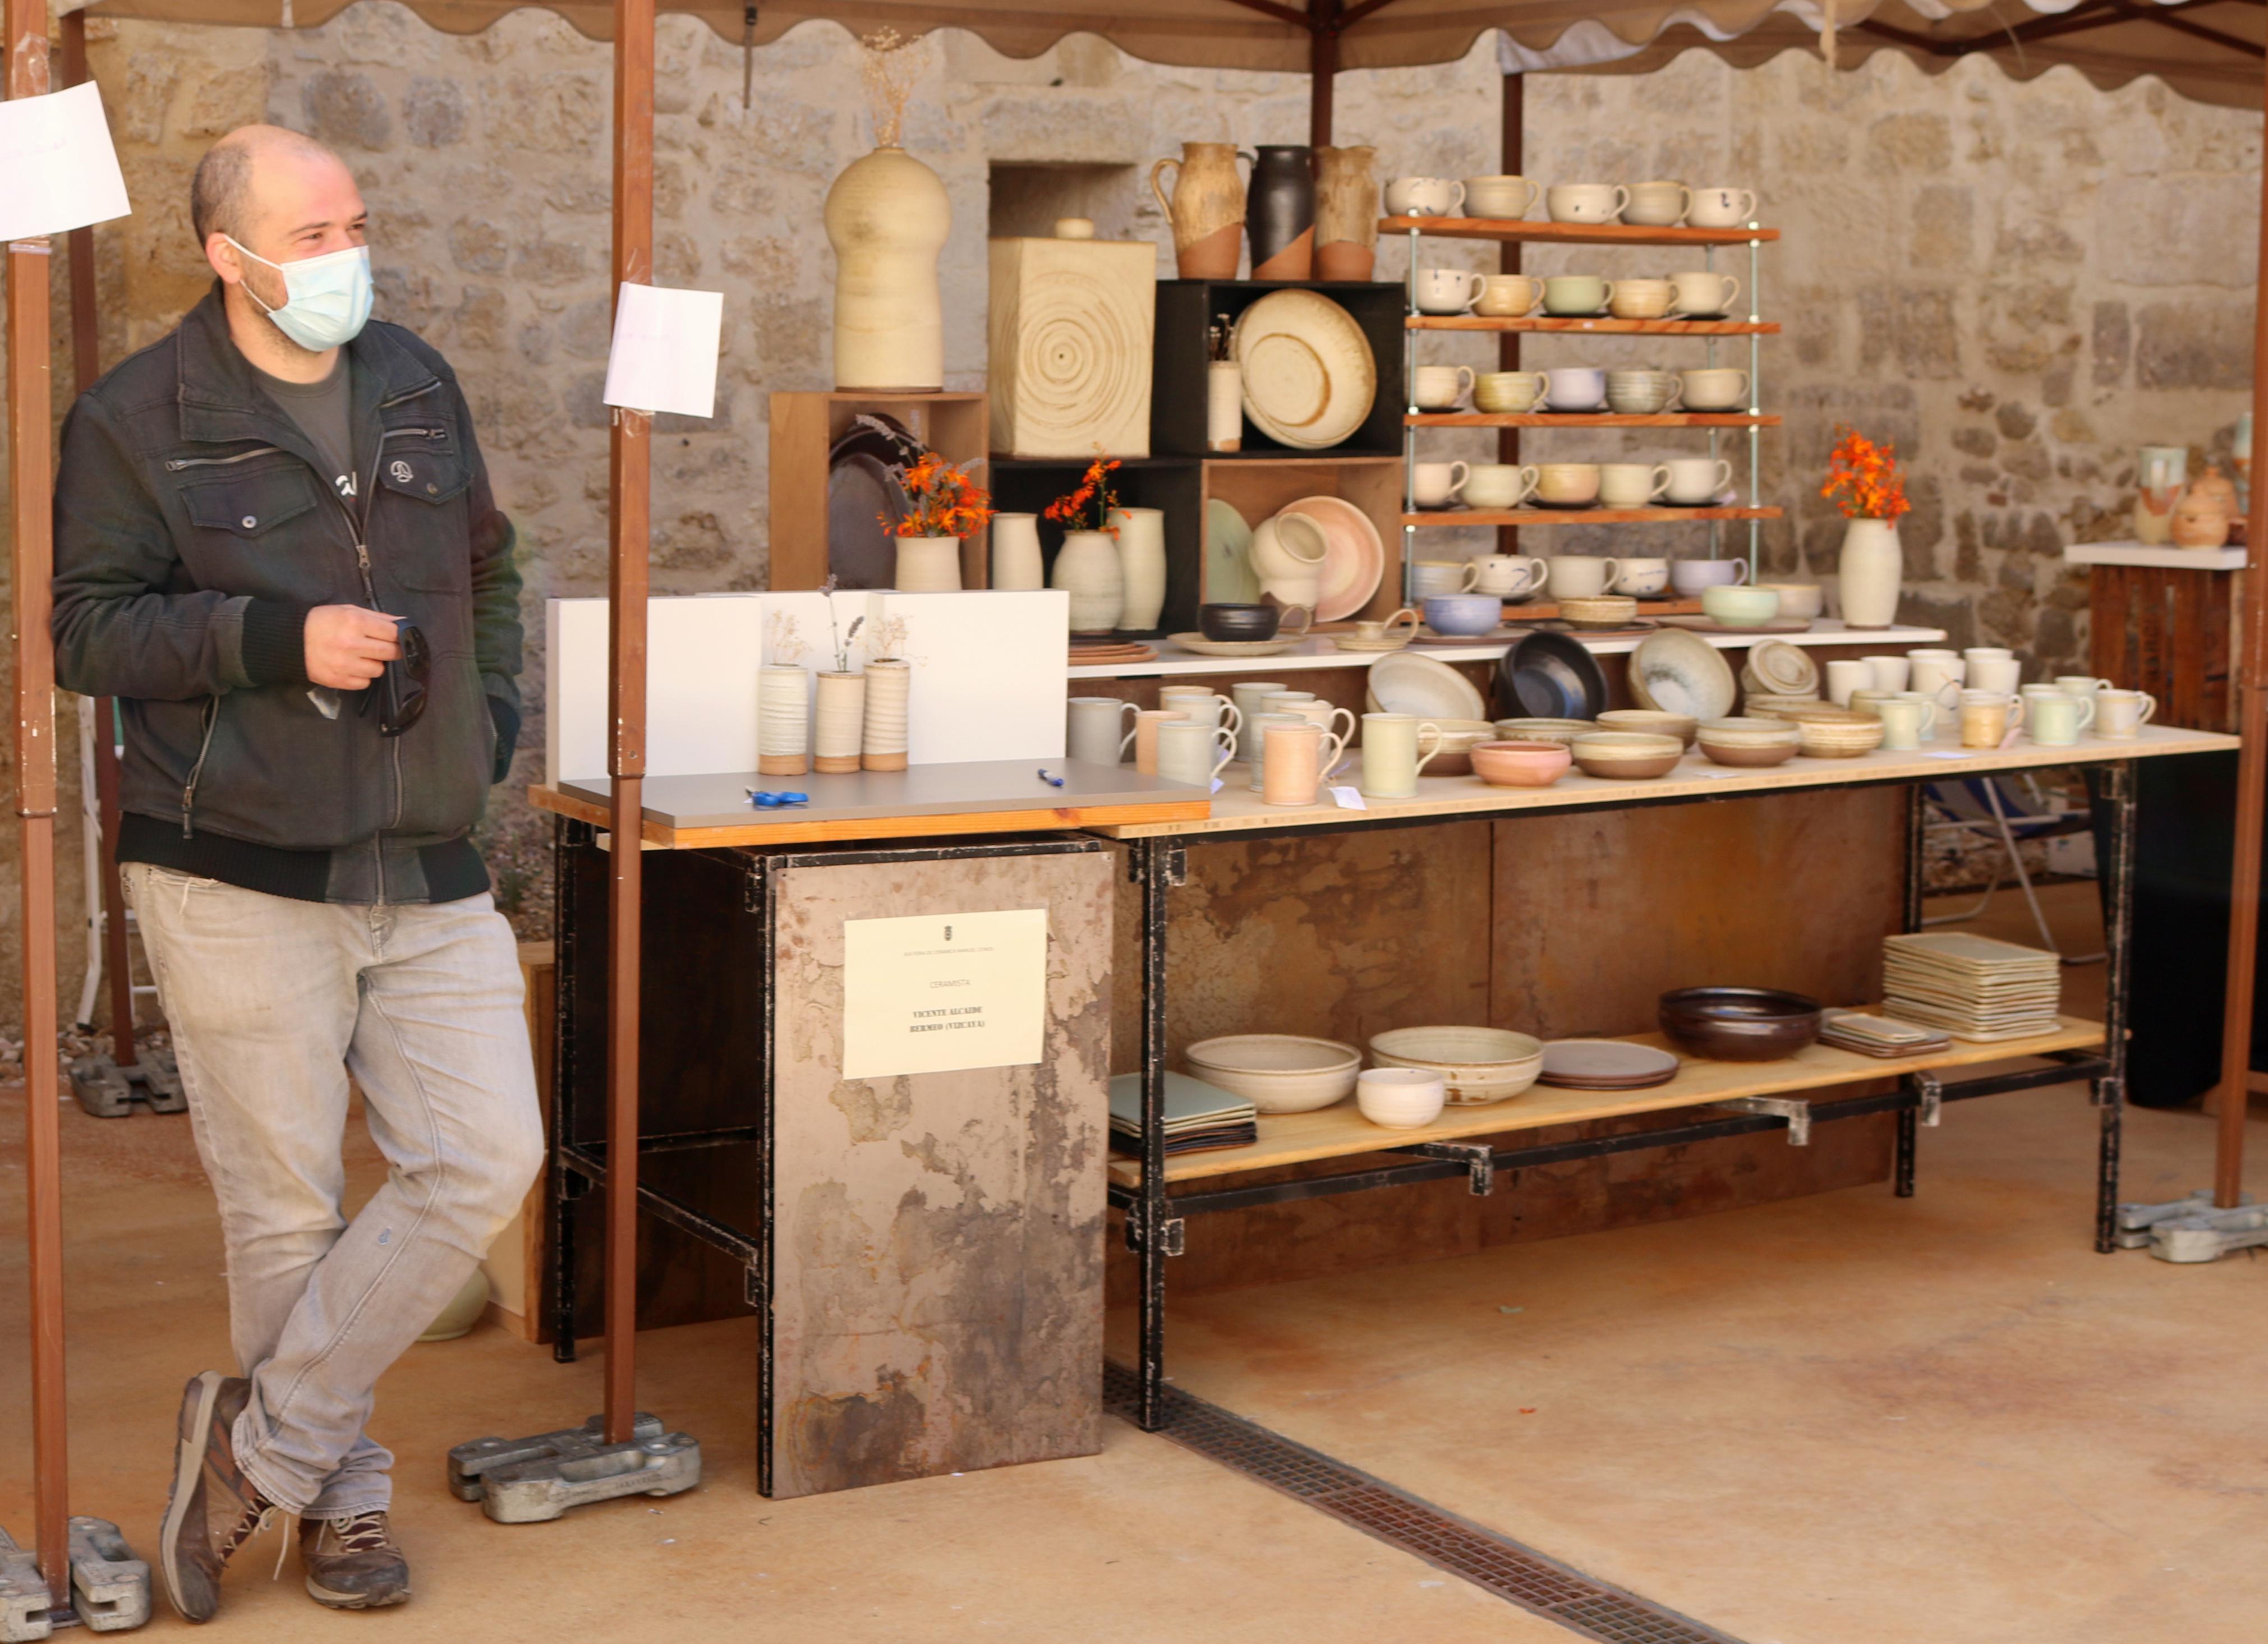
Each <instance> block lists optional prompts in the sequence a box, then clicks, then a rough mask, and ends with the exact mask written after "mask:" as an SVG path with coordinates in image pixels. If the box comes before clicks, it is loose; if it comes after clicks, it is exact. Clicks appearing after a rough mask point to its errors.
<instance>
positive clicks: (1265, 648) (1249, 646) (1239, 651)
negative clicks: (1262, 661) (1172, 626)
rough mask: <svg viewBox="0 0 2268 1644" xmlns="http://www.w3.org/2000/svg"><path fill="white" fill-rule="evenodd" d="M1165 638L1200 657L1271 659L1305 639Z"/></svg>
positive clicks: (1199, 635) (1197, 636) (1181, 636)
mask: <svg viewBox="0 0 2268 1644" xmlns="http://www.w3.org/2000/svg"><path fill="white" fill-rule="evenodd" d="M1167 638H1168V639H1170V640H1172V641H1173V642H1174V644H1175V645H1179V646H1181V648H1182V650H1184V651H1193V652H1196V653H1197V655H1199V656H1201V657H1272V656H1280V655H1282V654H1283V653H1284V652H1286V651H1289V650H1290V649H1291V648H1292V646H1293V645H1298V644H1299V643H1300V640H1301V639H1302V638H1306V636H1305V635H1303V634H1292V635H1290V636H1288V637H1285V638H1275V639H1208V638H1205V637H1204V635H1203V634H1168V635H1167Z"/></svg>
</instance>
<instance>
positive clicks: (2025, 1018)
mask: <svg viewBox="0 0 2268 1644" xmlns="http://www.w3.org/2000/svg"><path fill="white" fill-rule="evenodd" d="M2062 997H2063V971H2062V968H2061V963H2060V962H2059V961H2058V959H2057V958H2056V956H2055V955H2053V954H2051V953H2043V952H2042V951H2041V950H2040V949H2039V948H2036V947H2018V946H2017V945H2016V944H2015V943H2014V942H1996V941H1994V940H1992V938H1990V937H1988V936H1970V935H1968V934H1967V933H1963V932H1960V931H1925V932H1922V933H1918V934H1916V935H1912V936H1890V937H1885V938H1884V939H1883V940H1882V1008H1883V1010H1884V1012H1885V1013H1886V1014H1889V1015H1892V1016H1896V1017H1900V1018H1903V1019H1904V1021H1918V1022H1921V1023H1924V1024H1926V1026H1929V1027H1932V1028H1943V1029H1944V1030H1945V1031H1946V1032H1948V1033H1949V1034H1951V1035H1952V1036H1954V1037H1955V1038H1956V1039H1968V1040H1971V1041H1974V1042H1976V1043H1985V1044H1993V1043H1999V1042H2000V1041H2002V1040H2004V1039H2026V1038H2029V1037H2031V1036H2033V1035H2035V1034H2042V1033H2052V1032H2053V1031H2054V1030H2055V1026H2056V1007H2057V1006H2058V1004H2060V1003H2061V1001H2062Z"/></svg>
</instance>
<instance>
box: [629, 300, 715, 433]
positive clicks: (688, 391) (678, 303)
mask: <svg viewBox="0 0 2268 1644" xmlns="http://www.w3.org/2000/svg"><path fill="white" fill-rule="evenodd" d="M724 329H725V294H724V293H723V292H722V291H673V290H670V289H668V288H666V287H664V286H659V285H631V284H624V285H623V286H622V299H621V300H620V301H619V302H618V303H617V304H616V305H615V343H614V347H613V348H612V350H609V351H608V355H607V387H606V392H605V393H604V394H601V395H600V398H601V399H603V400H604V401H605V402H607V403H608V405H619V406H622V407H624V408H626V409H630V410H634V411H675V412H678V413H679V414H680V415H681V416H685V417H714V416H716V415H717V351H718V347H719V346H720V340H721V339H722V337H723V335H724Z"/></svg>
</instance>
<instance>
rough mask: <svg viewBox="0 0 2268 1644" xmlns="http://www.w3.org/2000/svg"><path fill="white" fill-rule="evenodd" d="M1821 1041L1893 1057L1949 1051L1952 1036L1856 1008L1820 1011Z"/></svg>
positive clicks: (1870, 1053)
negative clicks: (1868, 1013)
mask: <svg viewBox="0 0 2268 1644" xmlns="http://www.w3.org/2000/svg"><path fill="white" fill-rule="evenodd" d="M1819 1043H1822V1044H1831V1045H1833V1046H1834V1047H1835V1048H1836V1049H1837V1050H1838V1051H1857V1052H1858V1053H1859V1055H1861V1056H1878V1057H1884V1058H1894V1057H1900V1056H1927V1055H1929V1054H1931V1053H1932V1052H1933V1051H1944V1050H1949V1049H1951V1048H1952V1045H1953V1036H1951V1035H1950V1034H1948V1033H1947V1032H1945V1031H1944V1029H1942V1028H1925V1027H1923V1026H1922V1025H1921V1024H1920V1023H1918V1022H1912V1021H1891V1020H1890V1019H1889V1017H1887V1016H1869V1015H1867V1014H1864V1013H1863V1012H1860V1011H1855V1010H1830V1011H1823V1012H1822V1013H1821V1014H1820V1018H1819Z"/></svg>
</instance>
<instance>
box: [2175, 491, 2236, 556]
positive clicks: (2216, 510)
mask: <svg viewBox="0 0 2268 1644" xmlns="http://www.w3.org/2000/svg"><path fill="white" fill-rule="evenodd" d="M2222 483H2224V484H2226V483H2227V482H2226V481H2223V482H2222ZM2228 512H2229V511H2228V503H2227V502H2225V501H2224V500H2223V499H2222V498H2220V496H2218V495H2216V494H2215V493H2214V492H2213V491H2211V490H2207V489H2206V488H2205V483H2204V482H2203V481H2202V480H2200V481H2199V482H2198V483H2196V484H2195V485H2192V486H2191V487H2190V490H2189V494H2188V495H2187V496H2186V497H2183V498H2182V499H2181V501H2180V502H2178V503H2176V504H2175V505H2174V512H2173V517H2172V518H2171V519H2170V520H2169V521H2168V529H2167V535H2168V538H2169V540H2170V541H2171V542H2172V543H2173V545H2174V546H2175V547H2176V548H2219V547H2220V546H2222V545H2223V544H2224V543H2226V542H2228Z"/></svg>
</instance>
